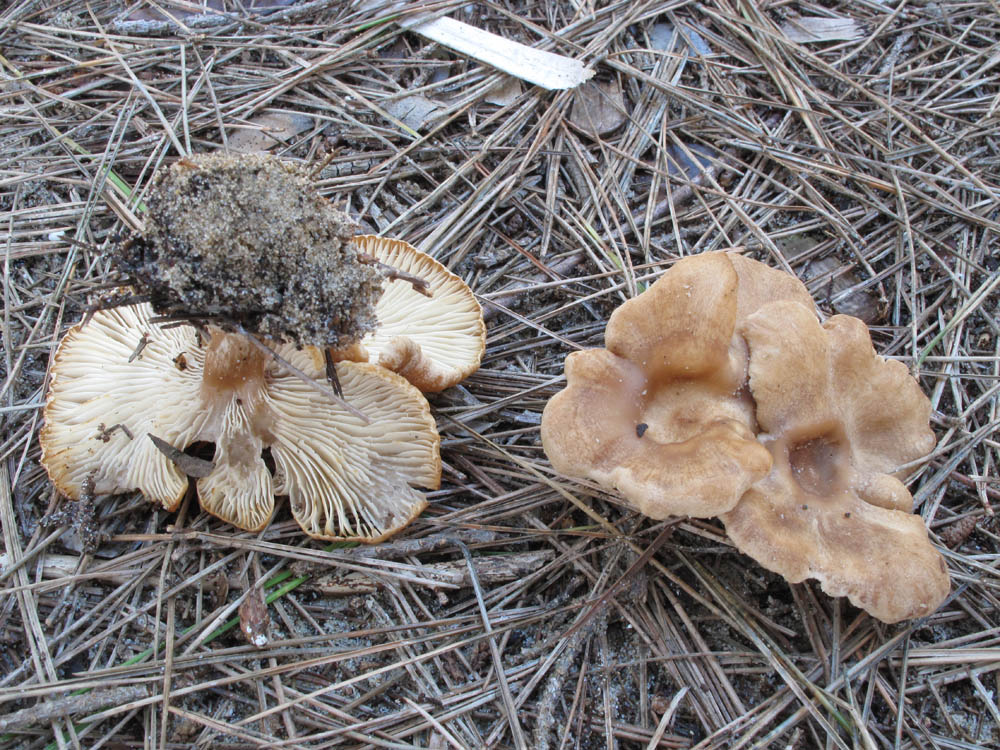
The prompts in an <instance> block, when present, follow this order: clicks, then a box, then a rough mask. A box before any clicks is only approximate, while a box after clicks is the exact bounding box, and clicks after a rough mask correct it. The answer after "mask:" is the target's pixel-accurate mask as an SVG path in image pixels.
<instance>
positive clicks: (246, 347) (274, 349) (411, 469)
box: [41, 154, 485, 542]
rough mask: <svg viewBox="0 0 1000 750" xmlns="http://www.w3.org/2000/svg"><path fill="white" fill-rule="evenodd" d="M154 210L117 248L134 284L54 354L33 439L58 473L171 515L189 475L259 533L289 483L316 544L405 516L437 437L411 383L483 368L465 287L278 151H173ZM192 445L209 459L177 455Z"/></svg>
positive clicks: (155, 190) (419, 502)
mask: <svg viewBox="0 0 1000 750" xmlns="http://www.w3.org/2000/svg"><path fill="white" fill-rule="evenodd" d="M147 205H148V207H149V212H148V215H147V217H146V222H145V225H144V227H143V230H142V232H140V233H139V234H137V235H136V236H134V237H132V238H130V239H129V240H127V241H126V242H124V243H121V244H120V245H118V246H117V247H115V249H114V251H113V254H112V260H113V262H114V264H115V267H116V269H117V270H118V271H119V273H120V274H122V275H124V276H125V279H124V280H123V281H122V285H123V286H127V288H128V290H129V291H128V292H127V293H126V295H125V297H124V299H119V300H117V302H112V303H111V304H112V307H109V308H107V309H104V310H101V311H99V312H97V313H96V314H95V315H94V316H93V318H92V320H91V321H90V322H89V323H84V324H80V325H77V326H74V327H73V328H72V329H70V331H69V332H68V333H67V335H66V337H65V338H64V339H63V341H62V342H61V343H60V345H59V349H58V351H57V353H56V356H55V359H54V363H53V368H52V381H51V390H50V393H49V396H48V399H47V402H46V406H45V426H44V427H43V429H42V432H41V443H42V462H43V464H44V465H45V467H46V469H47V471H48V472H49V475H50V477H51V478H52V481H53V483H54V484H55V485H56V487H57V488H58V489H59V490H60V491H61V492H63V493H64V494H65V495H67V496H69V497H71V498H73V499H76V498H78V497H80V494H81V492H82V488H83V486H84V482H85V481H88V482H91V483H92V484H93V486H94V491H95V492H96V493H97V494H108V493H115V492H124V491H128V490H132V489H139V490H141V491H142V492H143V493H144V494H146V495H147V496H148V497H149V498H150V499H151V500H153V501H155V502H159V503H161V504H162V505H163V506H164V507H165V508H167V509H170V510H173V509H175V508H176V507H177V506H178V504H179V503H180V501H181V499H182V497H183V495H184V493H185V491H186V488H187V486H188V476H193V477H195V479H196V480H197V482H196V485H197V490H198V496H199V499H200V501H201V504H202V507H204V508H205V510H207V511H208V512H210V513H212V514H214V515H216V516H218V517H219V518H222V519H224V520H226V521H228V522H230V523H232V524H234V525H236V526H238V527H240V528H243V529H246V530H254V531H255V530H259V529H262V528H263V527H264V526H265V525H266V524H267V523H268V521H269V520H270V518H271V516H272V515H273V513H274V508H275V504H274V498H275V495H287V496H288V497H289V500H290V505H291V510H292V514H293V515H294V517H295V518H296V520H297V521H298V522H299V524H300V525H301V526H302V528H303V529H304V530H305V531H306V533H308V534H310V535H312V536H315V537H319V538H323V539H357V540H360V541H367V542H372V541H378V540H380V539H383V538H385V537H386V536H388V535H389V534H391V533H394V532H395V531H397V530H398V529H400V528H402V527H403V526H405V525H406V524H407V523H408V522H409V521H410V520H412V519H413V518H414V517H416V515H418V514H419V513H420V512H421V510H422V509H423V508H424V507H425V505H426V499H425V497H424V495H423V493H421V492H420V491H418V490H417V489H415V488H416V487H422V488H431V489H433V488H437V487H438V486H439V484H440V472H441V463H440V457H439V444H440V439H439V437H438V434H437V430H436V427H435V424H434V420H433V418H432V417H431V415H430V408H429V406H428V404H427V401H426V399H425V398H424V396H423V395H422V393H421V392H420V390H418V388H417V387H415V386H414V385H412V384H411V383H410V382H409V381H408V380H407V378H409V379H410V380H412V381H413V383H416V384H417V385H418V386H419V387H420V388H422V389H424V390H441V389H443V388H446V387H448V386H449V385H452V384H454V383H456V382H458V381H459V380H461V379H462V378H464V377H465V376H466V375H468V374H470V373H471V372H473V371H474V370H475V369H476V368H477V367H478V366H479V361H480V358H481V356H482V352H483V344H484V338H485V332H484V327H483V322H482V313H481V310H480V308H479V305H478V304H477V303H476V300H475V297H474V295H473V294H472V292H471V290H469V288H468V287H467V286H465V284H464V283H463V282H462V281H461V279H459V278H458V277H457V276H455V275H454V274H451V273H450V272H448V271H447V270H446V269H445V268H444V267H443V266H442V265H441V264H440V263H437V261H434V260H433V259H431V258H429V257H428V256H426V255H424V254H423V253H420V252H419V251H417V250H415V249H413V248H412V247H411V246H409V245H407V244H406V243H404V242H399V241H395V240H383V239H379V238H372V237H362V238H358V239H357V240H355V238H354V236H353V235H354V231H355V226H354V224H353V222H352V221H351V220H350V218H349V217H348V216H346V215H345V214H343V213H341V212H339V211H337V210H335V209H334V208H333V207H332V206H331V205H330V203H329V201H327V200H326V199H325V198H323V197H322V196H320V195H319V194H318V193H317V192H316V191H315V189H314V187H313V185H312V182H311V180H310V179H309V175H308V174H307V173H306V172H305V171H303V170H301V169H299V168H297V167H295V166H292V165H290V164H288V163H286V162H282V161H281V160H279V159H276V158H274V157H269V156H267V157H265V156H246V155H219V154H214V155H207V156H195V157H190V158H185V159H181V160H179V161H177V162H176V163H174V164H173V165H171V167H170V168H169V169H167V170H165V171H164V172H162V173H160V174H158V175H157V177H156V178H155V180H154V183H153V187H152V190H151V191H150V194H149V196H148V198H147ZM359 246H363V247H359ZM132 290H134V294H132V293H131V292H132ZM383 298H384V299H383ZM139 300H142V302H141V303H139V304H135V303H136V302H138V301H139ZM147 301H148V302H149V304H146V302H147ZM382 318H384V320H385V323H384V325H382V328H383V329H384V330H381V331H380V330H379V327H380V319H382ZM164 323H169V325H166V326H164V325H162V324H164ZM137 342H138V343H139V346H136V344H137ZM366 344H367V346H368V349H369V350H370V351H371V352H373V353H374V355H375V357H376V359H377V362H376V363H369V362H368V352H367V351H366V348H365V345H366ZM404 355H408V358H407V356H404ZM394 370H398V371H399V372H400V373H402V374H397V373H396V372H394ZM324 378H328V379H329V380H330V381H331V384H332V386H333V390H332V391H331V390H330V389H328V388H325V387H324V386H322V385H321V384H320V383H318V382H317V381H320V380H323V379H324ZM335 392H336V393H335ZM198 443H211V444H213V445H214V455H213V456H212V460H211V461H205V460H202V459H199V458H197V457H194V456H189V455H187V454H186V453H185V451H188V450H189V449H190V448H191V447H192V446H194V445H195V444H198Z"/></svg>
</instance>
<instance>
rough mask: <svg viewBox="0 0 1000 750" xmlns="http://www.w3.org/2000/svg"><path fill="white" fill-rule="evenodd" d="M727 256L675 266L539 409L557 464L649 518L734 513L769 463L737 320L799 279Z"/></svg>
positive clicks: (622, 313)
mask: <svg viewBox="0 0 1000 750" xmlns="http://www.w3.org/2000/svg"><path fill="white" fill-rule="evenodd" d="M752 263H753V262H752V261H746V262H744V261H743V259H741V258H738V256H730V255H727V254H725V253H705V254H702V255H696V256H691V257H688V258H684V259H682V260H680V261H678V262H677V263H675V264H674V265H673V266H672V267H671V268H670V269H669V270H668V271H667V272H666V273H664V274H663V275H662V276H661V277H660V278H659V279H658V280H657V281H656V282H655V283H654V284H652V285H651V286H650V287H649V288H648V289H647V290H646V291H645V292H643V293H642V294H640V295H639V296H637V297H635V298H633V299H630V300H628V301H627V302H625V303H624V304H623V305H621V306H620V307H619V308H618V309H617V310H615V312H614V313H613V314H612V316H611V319H610V320H609V322H608V326H607V330H606V334H605V340H606V344H607V349H596V350H589V351H584V352H576V353H573V354H571V355H570V356H569V357H568V358H567V360H566V381H567V387H566V389H565V390H563V391H562V392H560V393H558V394H556V396H554V397H553V398H552V399H550V401H549V403H548V404H547V405H546V407H545V410H544V412H543V414H542V445H543V447H544V449H545V452H546V455H548V457H549V460H550V461H551V462H552V465H553V467H554V468H555V469H556V470H557V471H559V472H561V473H563V474H568V475H570V476H579V477H588V478H590V479H593V480H595V481H597V482H598V483H599V484H600V485H601V486H603V487H606V488H608V489H616V490H619V491H620V492H621V493H622V494H623V495H624V496H625V498H626V499H627V500H628V501H629V502H630V503H631V504H632V505H634V506H635V507H636V508H638V509H639V510H641V511H642V512H643V513H645V514H646V515H649V516H651V517H653V518H665V517H667V516H670V515H694V516H699V517H708V516H714V515H718V514H719V513H721V512H724V511H726V510H729V509H731V508H733V507H734V506H735V505H736V503H737V502H738V501H739V499H740V497H741V496H742V495H743V494H744V493H745V492H746V491H747V490H748V489H749V487H750V486H751V485H752V484H753V483H754V482H755V481H757V480H758V479H761V478H763V477H764V476H765V475H766V474H767V472H768V471H769V470H770V468H771V458H770V455H769V454H768V452H767V450H766V448H764V447H763V446H762V445H760V444H759V443H758V442H757V440H756V437H755V426H756V423H755V421H754V411H753V402H752V400H751V399H750V398H749V395H748V393H747V392H746V390H745V388H744V384H745V380H746V364H747V356H746V345H745V343H744V342H743V340H742V339H741V338H740V337H739V336H738V335H737V333H736V326H737V324H738V322H739V321H740V320H741V319H742V318H743V317H745V316H746V315H748V314H750V313H751V312H753V311H754V310H755V309H756V308H757V307H759V306H760V304H762V303H763V301H764V300H766V299H774V298H775V297H778V298H792V299H809V295H808V292H807V291H806V290H805V287H803V286H802V284H801V283H799V282H798V281H797V280H794V279H793V280H792V282H794V283H792V282H789V281H788V277H787V275H786V274H782V273H780V272H778V271H774V270H773V269H770V268H767V267H766V266H764V265H763V264H756V266H759V268H758V267H756V266H754V265H748V264H752Z"/></svg>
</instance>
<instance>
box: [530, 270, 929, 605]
mask: <svg viewBox="0 0 1000 750" xmlns="http://www.w3.org/2000/svg"><path fill="white" fill-rule="evenodd" d="M605 341H606V347H607V348H606V349H591V350H585V351H580V352H574V353H572V354H570V355H569V356H568V357H567V358H566V366H565V371H566V381H567V386H566V388H565V389H564V390H563V391H561V392H560V393H558V394H556V395H555V396H554V397H553V398H552V399H551V400H550V401H549V403H548V404H547V405H546V407H545V411H544V412H543V415H542V428H541V434H542V445H543V447H544V449H545V452H546V454H547V455H548V457H549V460H550V461H551V463H552V466H553V468H555V469H556V470H557V471H559V472H561V473H563V474H567V475H570V476H577V477H586V478H589V479H593V480H595V481H596V482H597V483H598V484H599V485H601V486H602V487H604V488H606V489H611V490H618V491H620V492H621V493H622V495H623V496H624V497H625V499H626V500H627V501H628V502H629V503H630V504H631V505H633V506H635V507H636V508H638V509H639V510H640V511H641V512H643V513H644V514H646V515H648V516H651V517H652V518H656V519H662V518H665V517H666V516H669V515H692V516H698V517H709V516H715V515H719V516H721V518H722V519H723V521H724V523H725V525H726V529H727V531H728V532H729V535H730V537H731V539H732V540H733V542H734V543H735V544H736V546H737V547H738V548H739V549H740V550H741V551H743V552H745V553H747V554H749V555H750V556H751V557H753V558H754V559H756V560H757V561H758V562H760V563H761V564H762V565H764V566H765V567H766V568H768V569H770V570H772V571H776V572H778V573H780V574H781V575H783V576H784V577H785V578H786V579H788V580H789V581H792V582H798V581H802V580H804V579H805V578H816V579H818V580H819V582H820V584H821V585H822V587H823V589H824V590H825V591H827V592H828V593H830V594H831V595H834V596H841V595H844V596H848V597H849V598H850V600H851V601H852V602H854V603H855V604H856V605H858V606H860V607H862V608H864V609H865V610H867V611H868V612H870V613H871V614H872V615H874V616H875V617H878V618H879V619H881V620H884V621H886V622H896V621H898V620H901V619H906V618H911V617H916V616H919V615H922V614H927V613H929V612H931V611H933V610H934V609H936V608H937V607H938V606H939V605H940V603H941V602H942V601H943V599H944V597H945V596H946V595H947V593H948V589H949V582H948V572H947V568H946V566H945V564H944V560H943V558H942V557H941V555H940V554H939V553H938V552H937V550H936V549H935V548H934V547H933V545H932V544H931V543H930V540H929V539H928V536H927V529H926V527H925V526H924V524H923V522H922V520H921V519H920V517H919V516H916V515H914V514H913V513H912V505H913V498H912V496H911V495H910V493H909V492H908V491H907V489H906V487H905V485H904V484H903V483H902V481H901V480H900V477H899V475H898V472H899V470H900V467H901V466H903V465H904V464H907V463H909V462H912V461H913V460H915V459H918V458H920V457H921V456H924V455H926V454H927V453H928V452H929V451H930V450H931V449H932V448H933V447H934V443H935V438H934V434H933V432H931V430H930V427H929V424H928V422H929V415H930V403H929V401H928V400H927V398H926V397H925V396H924V395H923V393H922V392H921V391H920V388H919V386H918V384H917V383H916V381H914V380H913V378H911V377H910V375H909V374H908V372H907V371H906V368H905V366H903V365H902V364H900V363H898V362H889V361H885V360H883V359H882V358H881V357H879V356H878V355H876V354H875V351H874V349H873V347H872V344H871V339H870V337H869V336H868V331H867V328H866V327H865V325H864V323H862V322H861V321H859V320H857V319H856V318H851V317H848V316H843V315H838V316H835V317H833V318H830V319H829V320H828V321H827V322H826V323H825V324H823V325H821V324H820V322H819V320H818V318H817V315H816V312H815V309H814V306H813V303H812V298H811V297H810V296H809V293H808V291H807V290H806V289H805V287H804V286H803V285H802V284H801V282H799V281H798V280H797V279H795V277H793V276H791V275H789V274H785V273H783V272H780V271H775V270H773V269H771V268H768V267H767V266H766V265H764V264H763V263H758V262H757V261H753V260H749V259H746V258H743V257H741V256H738V255H728V254H725V253H704V254H702V255H698V256H694V257H689V258H685V259H682V260H680V261H678V262H677V263H675V264H674V266H673V267H672V268H671V269H670V270H668V271H667V272H666V273H664V274H663V276H662V277H661V278H660V279H658V280H657V281H656V282H655V283H654V284H652V285H651V286H650V287H649V289H647V290H646V291H645V292H643V293H642V294H640V295H639V296H637V297H635V298H633V299H631V300H629V301H627V302H625V303H624V304H623V305H622V306H621V307H619V308H618V309H617V310H616V311H615V312H614V313H613V314H612V316H611V319H610V320H609V322H608V326H607V330H606V334H605ZM903 566H905V574H903V575H901V568H903Z"/></svg>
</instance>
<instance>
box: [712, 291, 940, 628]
mask: <svg viewBox="0 0 1000 750" xmlns="http://www.w3.org/2000/svg"><path fill="white" fill-rule="evenodd" d="M741 330H742V333H743V335H744V337H745V338H746V341H747V343H748V345H749V351H750V365H749V376H750V380H749V382H750V391H751V393H752V395H753V397H754V400H755V402H756V404H757V420H758V422H759V425H760V430H761V434H760V439H761V442H762V443H763V444H765V445H767V447H768V449H769V450H770V452H771V455H772V457H773V461H774V464H773V469H772V470H771V473H770V474H769V475H768V476H767V477H766V478H765V479H764V480H762V481H761V482H759V483H757V484H756V485H755V486H754V487H753V488H752V489H751V490H750V491H749V492H748V493H747V494H746V495H745V496H744V497H743V499H742V500H741V501H740V503H739V505H737V506H736V507H735V508H734V509H733V510H732V511H730V512H728V513H725V514H723V516H722V519H723V521H724V522H725V524H726V530H727V532H728V533H729V536H730V537H731V538H732V540H733V541H734V542H735V544H736V546H737V547H738V548H739V549H740V550H741V551H743V552H745V553H747V554H749V555H750V556H751V557H753V558H754V559H755V560H757V561H758V562H759V563H761V564H762V565H763V566H764V567H766V568H768V569H770V570H773V571H775V572H777V573H780V574H781V575H782V576H783V577H784V578H786V579H787V580H789V581H791V582H798V581H802V580H804V579H806V578H815V579H817V580H819V581H820V584H821V585H822V586H823V589H824V590H825V591H826V592H827V593H829V594H831V595H833V596H847V597H849V598H850V600H851V601H852V602H853V603H854V604H856V605H857V606H859V607H862V608H863V609H865V610H867V611H868V612H869V613H871V614H872V615H874V616H875V617H877V618H879V619H880V620H883V621H885V622H897V621H899V620H903V619H907V618H911V617H919V616H921V615H924V614H929V613H930V612H933V611H934V610H935V609H936V608H937V607H938V606H939V605H940V604H941V602H942V601H943V599H944V597H945V596H946V595H947V593H948V590H949V582H948V572H947V568H946V566H945V564H944V560H943V558H942V557H941V555H940V553H938V552H937V550H936V549H935V548H934V547H933V545H932V544H931V543H930V540H929V539H928V537H927V529H926V528H925V526H924V523H923V521H922V519H921V518H920V517H919V516H916V515H913V514H912V513H910V510H911V507H912V497H911V496H910V494H909V492H908V491H907V490H906V488H905V486H904V485H903V484H902V482H901V481H900V480H899V479H898V478H897V477H895V476H893V472H895V471H896V470H897V468H898V467H899V465H901V464H903V463H905V462H908V461H912V460H914V459H917V458H919V457H921V456H923V455H925V454H927V453H928V452H929V451H930V450H931V449H932V448H933V447H934V442H935V439H934V435H933V433H932V432H931V431H930V428H929V427H928V418H929V414H930V403H929V402H928V400H927V398H926V397H925V396H924V395H923V393H922V392H921V391H920V388H919V386H918V385H917V383H916V381H914V380H913V378H911V377H910V376H909V374H908V373H907V371H906V368H905V367H904V366H903V365H902V364H900V363H898V362H891V361H886V360H883V359H882V358H881V357H879V356H878V355H876V354H875V351H874V349H873V348H872V344H871V339H870V338H869V336H868V331H867V328H866V327H865V326H864V324H863V323H861V321H858V320H856V319H854V318H849V317H846V316H839V315H838V316H835V317H833V318H831V319H830V320H828V321H827V322H826V323H825V324H824V325H822V326H821V325H820V323H819V321H818V320H817V318H816V316H815V315H814V314H813V312H812V311H810V310H808V309H806V308H805V307H803V306H802V305H800V304H798V303H795V302H788V301H785V302H775V303H773V304H769V305H765V306H763V307H762V308H761V309H760V310H759V311H758V312H757V313H755V314H753V315H751V316H750V317H749V318H748V319H747V320H746V321H745V322H744V323H743V324H742V326H741Z"/></svg>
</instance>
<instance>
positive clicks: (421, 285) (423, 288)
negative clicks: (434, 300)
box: [358, 250, 434, 297]
mask: <svg viewBox="0 0 1000 750" xmlns="http://www.w3.org/2000/svg"><path fill="white" fill-rule="evenodd" d="M358 260H360V261H361V262H362V263H368V264H371V265H373V266H376V267H377V268H378V269H379V270H380V271H382V273H384V274H385V277H386V278H387V279H389V281H407V282H409V283H410V286H412V287H413V291H415V292H420V294H422V295H424V296H425V297H433V296H434V293H433V292H432V291H431V289H430V284H429V283H428V282H427V281H426V280H425V279H422V278H420V277H419V276H414V275H413V274H411V273H406V271H400V270H399V269H398V268H395V267H393V266H390V265H388V264H386V263H383V262H381V261H380V260H378V259H376V258H375V256H374V255H369V254H368V253H365V252H361V251H360V250H359V251H358Z"/></svg>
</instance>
